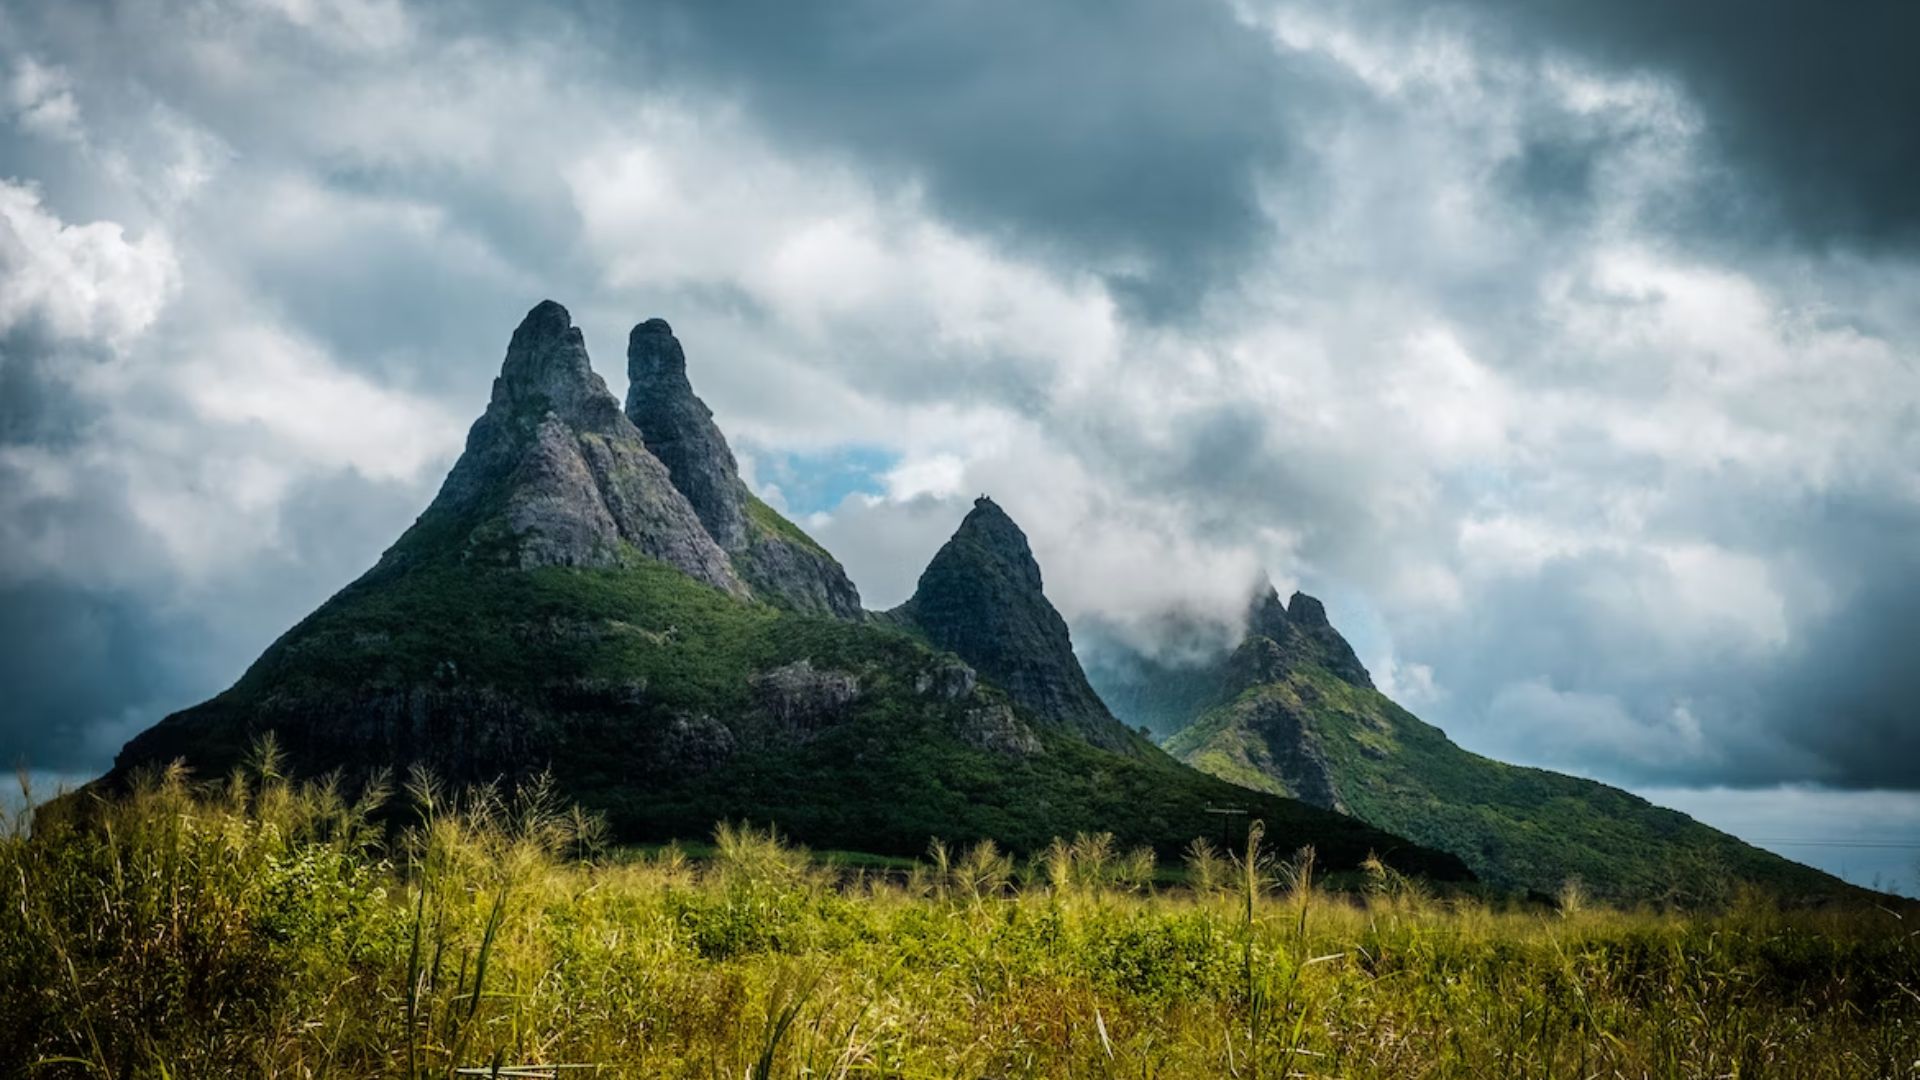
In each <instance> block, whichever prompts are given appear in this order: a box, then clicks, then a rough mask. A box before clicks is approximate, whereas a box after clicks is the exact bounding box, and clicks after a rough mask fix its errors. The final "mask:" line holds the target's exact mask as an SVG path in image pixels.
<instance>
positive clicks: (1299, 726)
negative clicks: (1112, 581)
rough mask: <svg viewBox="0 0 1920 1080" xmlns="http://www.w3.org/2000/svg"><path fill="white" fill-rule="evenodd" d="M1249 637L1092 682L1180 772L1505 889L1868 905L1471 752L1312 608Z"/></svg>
mask: <svg viewBox="0 0 1920 1080" xmlns="http://www.w3.org/2000/svg"><path fill="white" fill-rule="evenodd" d="M1245 630H1246V632H1245V636H1244V637H1243V639H1242V640H1241V641H1240V643H1239V645H1238V646H1236V647H1235V648H1233V649H1231V650H1230V651H1227V652H1225V653H1223V654H1221V655H1218V656H1216V657H1213V658H1210V659H1206V660H1203V661H1199V662H1193V663H1175V664H1169V663H1161V662H1156V661H1154V660H1152V659H1149V658H1147V657H1145V656H1141V655H1126V654H1124V653H1121V654H1118V655H1116V654H1115V652H1114V651H1113V650H1112V649H1107V650H1103V655H1104V656H1105V659H1104V661H1103V662H1102V663H1098V664H1096V665H1094V667H1093V670H1092V677H1093V680H1094V683H1095V685H1096V686H1097V687H1098V688H1099V690H1100V692H1101V694H1102V695H1103V697H1105V698H1106V700H1107V701H1109V702H1111V703H1113V704H1114V707H1115V711H1116V712H1117V713H1118V714H1119V715H1120V716H1121V717H1122V718H1124V719H1126V720H1128V721H1129V722H1133V723H1138V724H1142V725H1145V726H1148V727H1152V728H1154V729H1155V730H1158V731H1163V732H1167V733H1169V735H1168V737H1167V738H1166V739H1165V741H1164V744H1163V745H1164V746H1165V747H1166V749H1167V751H1168V752H1170V753H1172V754H1173V755H1174V756H1175V757H1178V758H1180V759H1181V760H1182V761H1185V762H1187V763H1188V764H1191V765H1193V766H1195V767H1196V768H1199V769H1201V770H1203V771H1206V772H1209V773H1212V774H1213V775H1215V776H1218V777H1221V778H1222V779H1226V780H1230V781H1232V782H1234V783H1236V784H1239V785H1241V786H1243V787H1246V788H1249V789H1251V790H1255V791H1264V792H1268V793H1272V794H1277V795H1290V796H1292V797H1294V798H1298V799H1301V800H1303V801H1305V802H1308V803H1311V804H1313V805H1315V806H1319V807H1324V808H1326V809H1329V810H1337V811H1339V812H1341V813H1347V814H1352V815H1353V816H1355V817H1358V818H1360V819H1361V820H1362V821H1366V822H1368V823H1369V824H1372V825H1377V826H1379V827H1380V828H1383V829H1386V830H1388V831H1391V832H1396V833H1399V834H1401V835H1403V836H1408V837H1411V838H1413V839H1414V840H1416V841H1418V842H1420V843H1422V844H1427V845H1430V846H1433V847H1437V848H1439V849H1441V850H1443V851H1448V852H1452V853H1453V854H1455V855H1458V856H1460V858H1461V859H1463V860H1465V861H1466V863H1467V865H1468V866H1471V867H1472V868H1473V870H1474V872H1475V874H1477V875H1479V876H1480V878H1481V879H1482V880H1484V881H1486V882H1488V883H1490V884H1492V885H1495V886H1498V887H1502V888H1506V889H1512V890H1526V891H1535V892H1548V893H1551V892H1555V891H1557V890H1559V889H1560V888H1561V887H1562V886H1563V885H1564V884H1565V883H1567V882H1568V881H1571V880H1578V881H1579V882H1580V883H1581V885H1582V887H1583V888H1584V889H1585V890H1586V891H1587V893H1588V894H1590V895H1596V896H1600V897H1604V898H1608V899H1613V900H1620V901H1667V900H1671V901H1675V902H1680V903H1693V902H1700V901H1705V900H1713V899H1719V898H1722V897H1725V896H1728V895H1731V893H1732V892H1733V891H1734V890H1735V889H1736V888H1738V887H1740V886H1741V885H1756V886H1760V887H1763V888H1766V889H1769V890H1772V891H1775V892H1778V893H1781V894H1784V895H1787V896H1791V897H1795V898H1800V899H1819V898H1823V897H1842V896H1847V895H1854V894H1857V890H1854V889H1853V888H1852V887H1851V886H1848V885H1846V884H1845V883H1844V882H1841V881H1839V880H1838V879H1836V878H1833V877H1830V876H1828V875H1826V874H1823V873H1821V872H1819V871H1817V870H1814V869H1812V868H1810V867H1806V866H1802V865H1800V864H1799V863H1795V862H1791V861H1789V860H1787V859H1783V858H1781V857H1779V856H1777V855H1774V854H1772V853H1770V852H1766V851H1762V850H1760V849H1759V848H1755V847H1752V846H1750V845H1748V844H1745V843H1742V842H1741V841H1740V840H1738V839H1736V838H1735V837H1732V836H1729V835H1727V834H1726V833H1723V832H1720V831H1719V830H1717V829H1713V828H1710V827H1708V826H1706V825H1702V824H1700V823H1699V822H1697V821H1694V820H1693V819H1692V818H1689V817H1687V816H1686V815H1685V814H1681V813H1678V812H1676V811H1673V810H1666V809H1662V808H1660V807H1657V806H1654V805H1653V804H1651V803H1649V802H1647V801H1646V800H1644V799H1641V798H1640V797H1638V796H1636V795H1632V794H1629V793H1627V792H1624V791H1621V790H1619V789H1618V788H1613V787H1608V786H1607V785H1605V784H1600V783H1595V782H1594V781H1591V780H1582V779H1578V778H1575V777H1571V776H1565V775H1562V774H1560V773H1554V772H1548V771H1546V770H1544V769H1530V768H1522V767H1519V766H1514V765H1507V764H1503V763H1501V762H1498V761H1494V760H1492V759H1490V758H1485V757H1482V756H1480V755H1478V754H1474V753H1470V752H1469V751H1466V750H1463V749H1461V748H1460V747H1458V746H1456V745H1454V744H1453V743H1452V742H1451V741H1449V740H1448V739H1447V737H1446V734H1445V733H1444V732H1442V731H1441V730H1440V729H1439V728H1437V727H1434V726H1433V725H1431V724H1427V723H1424V722H1422V721H1421V720H1420V719H1419V718H1417V717H1415V716H1414V715H1413V714H1412V713H1409V712H1407V711H1406V710H1405V709H1402V708H1400V707H1399V706H1398V705H1396V704H1394V703H1393V702H1392V701H1390V700H1388V698H1387V697H1386V696H1385V695H1384V694H1381V693H1380V692H1379V691H1378V690H1377V689H1375V688H1374V685H1373V680H1372V678H1371V677H1370V676H1369V675H1368V674H1367V670H1366V668H1365V667H1363V666H1362V665H1361V663H1360V661H1359V658H1358V657H1356V656H1355V655H1354V652H1353V649H1352V647H1351V646H1349V645H1348V644H1347V642H1346V639H1344V638H1343V637H1341V635H1340V634H1339V632H1338V631H1336V630H1335V629H1334V628H1333V626H1332V624H1331V623H1330V622H1329V621H1328V619H1327V613H1326V608H1325V607H1324V606H1322V605H1321V603H1320V601H1318V600H1315V599H1314V598H1313V597H1311V596H1307V595H1304V594H1302V593H1295V594H1294V595H1293V597H1292V599H1291V600H1289V601H1288V602H1287V603H1285V604H1282V603H1281V602H1280V597H1279V594H1278V593H1277V592H1275V591H1274V589H1273V588H1272V586H1271V585H1268V586H1265V587H1264V588H1262V589H1261V590H1260V591H1259V592H1257V593H1256V594H1255V596H1254V598H1253V601H1252V603H1251V604H1250V605H1249V608H1248V612H1247V617H1246V627H1245Z"/></svg>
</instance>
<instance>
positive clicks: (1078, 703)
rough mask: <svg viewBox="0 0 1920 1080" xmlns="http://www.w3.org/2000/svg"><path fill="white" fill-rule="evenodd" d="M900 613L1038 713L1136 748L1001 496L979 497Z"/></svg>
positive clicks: (1102, 741)
mask: <svg viewBox="0 0 1920 1080" xmlns="http://www.w3.org/2000/svg"><path fill="white" fill-rule="evenodd" d="M895 614H896V615H897V616H898V617H900V618H902V619H904V620H905V621H907V622H909V623H911V624H913V625H915V626H918V627H919V628H920V630H921V632H923V633H925V634H926V635H927V638H928V640H930V641H932V642H933V644H935V645H936V646H938V647H940V648H942V649H946V650H948V651H949V652H952V653H954V654H956V655H958V656H959V657H960V658H961V659H962V660H965V661H966V662H967V663H969V664H971V665H973V666H974V667H975V668H976V669H978V670H979V672H980V674H981V675H982V676H984V677H986V678H987V679H989V680H991V681H993V682H994V683H996V684H998V685H999V686H1001V687H1002V688H1004V689H1005V690H1006V691H1007V694H1008V696H1009V697H1011V698H1012V699H1013V700H1014V702H1015V703H1016V704H1018V705H1020V706H1022V707H1024V708H1025V709H1027V710H1028V711H1029V712H1030V713H1032V714H1033V716H1034V717H1035V718H1036V719H1038V720H1041V721H1043V722H1047V723H1051V724H1055V725H1058V726H1061V727H1066V728H1068V729H1071V730H1073V731H1075V732H1077V733H1078V734H1080V735H1081V736H1083V737H1085V738H1087V739H1088V740H1090V741H1092V742H1093V743H1095V744H1096V745H1100V746H1106V747H1108V748H1111V749H1135V748H1136V744H1137V743H1138V741H1139V740H1138V737H1137V736H1136V735H1134V734H1133V732H1132V731H1131V730H1130V729H1128V728H1127V727H1126V726H1125V725H1123V724H1121V723H1120V722H1119V721H1118V720H1115V719H1114V718H1113V714H1112V713H1110V712H1108V711H1107V707H1106V705H1105V704H1103V703H1102V702H1101V701H1100V698H1099V696H1098V695H1096V694H1095V693H1094V692H1093V687H1091V686H1090V685H1088V683H1087V677H1086V673H1085V672H1083V671H1082V670H1081V668H1080V661H1079V659H1078V658H1077V657H1075V656H1074V653H1073V640H1072V637H1071V635H1070V634H1069V632H1068V630H1067V623H1066V620H1065V619H1062V618H1061V617H1060V613H1059V612H1058V611H1057V610H1055V609H1054V606H1053V604H1052V603H1050V602H1049V601H1048V600H1047V598H1046V594H1045V592H1044V591H1043V590H1042V587H1041V580H1040V564H1039V563H1038V562H1036V561H1035V560H1034V557H1033V550H1032V548H1030V547H1029V546H1028V544H1027V536H1026V534H1025V533H1024V532H1022V531H1021V530H1020V526H1018V525H1016V524H1014V521H1013V519H1012V518H1010V517H1008V516H1007V514H1006V512H1005V511H1003V510H1001V509H1000V507H999V506H998V505H997V504H995V503H994V501H993V500H992V499H989V498H987V497H985V496H981V497H980V498H979V499H976V500H975V501H974V504H973V510H972V511H970V512H969V513H968V514H967V516H966V518H965V520H963V521H962V522H961V523H960V527H959V528H958V529H957V530H955V531H954V534H953V537H952V538H951V539H949V540H948V541H947V542H946V544H945V546H943V547H941V549H940V550H939V552H938V553H936V554H935V555H934V557H933V561H932V562H930V563H928V564H927V569H926V571H925V572H924V573H922V574H921V575H920V583H919V586H918V587H917V588H916V589H915V591H914V594H913V598H912V599H911V600H908V601H907V602H906V603H905V604H903V605H901V607H900V608H898V609H896V613H895Z"/></svg>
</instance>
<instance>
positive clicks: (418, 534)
mask: <svg viewBox="0 0 1920 1080" xmlns="http://www.w3.org/2000/svg"><path fill="white" fill-rule="evenodd" d="M449 541H452V542H453V543H454V544H456V545H457V547H451V548H450V547H449V546H448V544H449ZM634 552H638V553H639V554H642V555H646V556H648V557H651V558H654V559H658V560H660V561H661V562H665V563H667V564H669V565H671V566H674V567H677V568H679V569H680V570H681V571H683V572H685V573H686V574H687V575H689V576H690V577H693V578H695V579H697V580H700V581H704V582H706V583H707V584H709V585H712V586H714V587H715V588H718V589H721V590H722V591H725V592H728V593H731V594H733V595H735V596H743V597H744V596H745V595H746V593H747V589H746V586H745V585H744V584H743V583H742V582H741V581H740V578H739V576H738V575H737V574H736V573H735V572H734V569H733V567H732V565H731V564H730V563H729V562H728V560H727V556H726V553H725V552H723V551H721V550H720V548H719V546H718V545H716V544H715V543H714V542H713V538H712V537H711V536H709V535H708V534H707V531H706V530H705V529H704V528H703V527H702V526H701V523H700V519H699V517H698V516H697V515H696V514H695V513H694V510H693V507H692V506H691V505H689V504H688V502H687V499H686V497H685V496H684V495H682V494H681V493H680V492H679V490H678V489H676V488H675V487H674V485H673V482H672V481H671V479H670V478H669V477H668V476H667V470H666V468H665V467H664V466H663V465H661V463H660V462H659V460H658V459H656V458H655V457H654V456H653V454H652V453H650V452H649V451H648V450H647V446H646V444H645V442H643V441H642V440H641V438H640V432H639V431H637V430H635V429H634V426H633V424H632V423H630V422H629V421H628V420H627V418H626V417H625V416H624V415H623V414H622V413H621V411H620V403H619V402H618V401H617V400H615V398H614V396H613V394H612V393H610V392H609V391H608V390H607V384H606V383H605V382H604V381H603V380H602V379H601V378H600V376H598V375H595V374H594V373H593V366H592V364H591V363H590V362H589V360H588V358H587V346H586V341H585V339H584V338H583V337H582V336H581V333H580V331H579V329H578V328H577V327H575V326H574V325H573V319H572V318H571V317H570V316H569V315H568V314H567V309H566V308H564V307H561V306H560V305H559V304H556V303H554V302H553V301H551V300H546V301H542V302H541V303H539V304H537V305H535V306H534V308H533V310H532V311H529V312H528V313H527V316H526V318H524V319H522V320H521V322H520V325H519V327H518V328H517V329H515V330H514V332H513V337H512V339H511V340H510V341H509V342H508V345H507V356H506V360H505V361H504V362H503V363H502V364H501V366H500V375H499V377H497V378H496V379H494V381H493V398H492V400H491V402H490V403H489V404H488V405H487V411H486V412H485V413H484V414H483V415H482V416H481V417H480V419H479V420H477V421H475V423H474V425H473V427H472V428H471V429H470V430H469V431H468V432H467V446H466V450H465V451H464V452H463V453H462V454H461V455H460V460H459V461H457V462H455V463H454V466H453V471H452V472H450V473H448V474H447V480H446V483H445V484H443V485H442V486H441V488H440V494H439V495H438V496H437V497H436V498H435V499H434V502H433V505H432V506H430V507H428V508H427V512H426V514H424V515H422V517H421V520H420V522H419V523H417V524H416V525H415V527H414V528H413V529H411V530H409V531H408V534H407V535H406V536H403V537H402V538H401V540H400V543H398V544H396V545H394V548H393V550H391V551H389V553H388V555H387V557H386V558H385V559H383V562H385V563H387V564H388V565H389V566H397V565H403V564H406V563H408V562H412V561H418V560H422V559H425V560H432V559H436V558H443V557H448V556H454V557H458V558H461V559H470V558H475V557H484V558H485V559H487V560H489V561H494V560H499V561H504V562H506V563H508V564H510V565H517V566H519V567H521V568H533V567H539V566H616V565H620V564H621V563H622V562H623V561H625V560H627V559H628V558H630V557H631V555H632V553H634ZM483 553H484V554H483Z"/></svg>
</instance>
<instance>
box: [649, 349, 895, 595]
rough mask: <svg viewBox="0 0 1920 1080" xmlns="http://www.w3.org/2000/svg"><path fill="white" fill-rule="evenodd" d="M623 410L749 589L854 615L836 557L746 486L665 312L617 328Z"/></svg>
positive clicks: (848, 584)
mask: <svg viewBox="0 0 1920 1080" xmlns="http://www.w3.org/2000/svg"><path fill="white" fill-rule="evenodd" d="M626 415H627V418H628V419H629V420H631V421H632V422H633V424H634V426H635V427H637V428H638V429H639V431H640V437H641V438H642V439H644V440H645V441H646V444H647V449H648V450H650V451H652V452H653V455H654V456H655V457H657V458H659V459H660V461H661V463H662V464H664V465H665V466H666V468H667V473H668V475H669V476H670V477H671V478H672V481H673V485H674V487H676V488H678V489H679V490H680V492H681V494H683V495H685V496H686V498H687V501H688V503H690V504H691V505H692V506H693V509H694V513H696V514H697V515H699V518H700V523H701V525H703V526H704V527H705V528H706V530H707V533H708V535H710V536H712V537H713V539H714V541H715V542H716V543H718V544H719V545H720V547H721V548H722V549H723V550H725V551H726V552H727V554H728V555H729V556H730V557H731V559H732V561H733V565H734V567H735V569H736V570H738V572H739V574H740V576H741V577H743V578H744V579H746V581H747V582H748V583H749V584H750V585H752V587H753V590H754V593H755V595H757V596H759V597H760V598H761V599H763V600H767V601H769V602H770V603H775V604H778V605H781V606H783V607H788V608H792V609H793V610H796V611H802V612H806V613H809V614H815V615H833V616H837V617H839V618H843V619H858V618H861V617H862V616H863V614H864V612H863V611H862V609H861V606H860V592H859V590H858V589H856V588H854V585H853V581H852V580H851V579H850V578H848V577H847V573H846V571H845V570H844V569H842V568H841V566H840V564H839V562H837V561H835V560H834V558H833V556H831V555H829V554H827V552H826V550H825V549H823V548H821V547H820V546H819V545H818V544H816V543H814V542H813V541H812V539H810V538H809V537H808V536H807V535H806V534H805V533H803V532H801V531H800V530H799V529H798V528H796V527H795V526H794V525H793V524H792V523H791V522H789V521H787V520H786V519H784V518H782V517H781V516H780V515H779V513H777V512H776V511H775V510H774V509H773V508H772V507H770V506H767V505H766V504H765V503H763V502H761V501H760V500H758V499H756V498H754V496H753V493H752V492H751V491H748V490H747V485H746V483H745V482H744V481H742V480H741V479H740V466H739V463H738V462H737V461H735V460H734V456H733V450H732V448H731V447H729V446H728V445H727V438H726V436H725V435H723V434H721V432H720V426H719V425H718V424H715V423H714V422H713V411H712V410H711V409H709V408H707V405H706V402H704V401H701V400H700V397H699V395H697V394H695V393H694V392H693V383H692V382H691V381H689V379H688V378H687V354H686V350H685V349H683V348H682V347H681V345H680V339H679V338H677V337H675V336H674V334H673V327H671V326H669V325H667V321H666V320H665V319H648V320H646V321H645V322H642V323H640V324H639V325H637V326H635V327H634V328H633V332H632V333H631V334H629V335H628V336H627V408H626Z"/></svg>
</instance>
